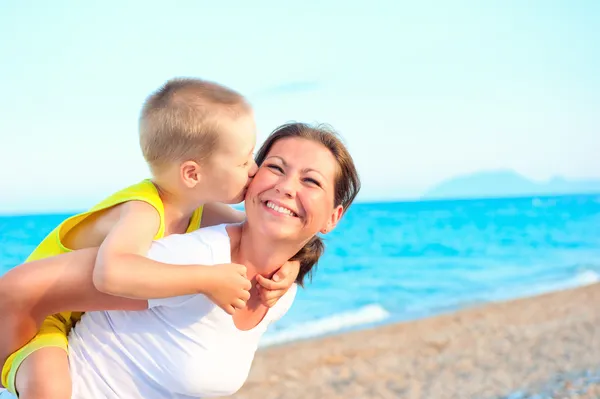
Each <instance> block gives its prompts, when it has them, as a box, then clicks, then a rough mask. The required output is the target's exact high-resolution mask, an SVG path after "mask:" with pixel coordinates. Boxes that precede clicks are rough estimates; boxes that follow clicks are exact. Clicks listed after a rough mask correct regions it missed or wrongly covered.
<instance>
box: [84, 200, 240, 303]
mask: <svg viewBox="0 0 600 399" xmlns="http://www.w3.org/2000/svg"><path fill="white" fill-rule="evenodd" d="M159 227H160V217H159V215H158V212H157V211H156V209H154V207H152V206H151V205H149V204H147V203H145V202H141V201H131V202H128V203H126V204H123V206H122V209H121V214H120V217H119V220H118V221H117V223H116V224H115V225H114V226H113V228H112V229H111V231H110V232H109V233H108V235H107V236H106V238H105V239H104V242H103V243H102V245H101V246H100V249H99V251H98V257H97V259H96V262H95V267H94V272H93V282H94V286H95V287H96V288H97V289H98V290H99V291H102V292H104V293H107V294H111V295H116V296H121V297H126V298H133V299H149V298H152V299H159V298H168V297H176V296H182V295H189V294H198V293H202V294H206V293H207V292H209V293H214V292H215V290H220V291H224V294H225V295H226V296H227V298H226V300H229V299H230V297H231V295H232V293H231V291H228V290H229V289H231V290H233V289H234V285H235V284H237V285H236V286H235V287H237V286H239V285H243V284H242V282H240V281H239V279H237V278H236V277H239V273H238V269H240V268H243V269H244V270H245V267H244V266H242V265H235V264H232V265H225V266H229V267H223V268H218V269H215V268H214V266H211V267H198V266H202V265H189V264H188V265H182V264H169V263H163V262H158V261H155V260H152V259H149V258H147V257H146V254H147V252H148V249H149V248H150V245H151V244H152V242H153V240H154V236H155V235H156V232H157V231H158V228H159ZM163 245H164V244H163ZM211 269H214V270H211ZM224 300H225V299H224ZM217 304H218V305H222V304H221V303H217Z"/></svg>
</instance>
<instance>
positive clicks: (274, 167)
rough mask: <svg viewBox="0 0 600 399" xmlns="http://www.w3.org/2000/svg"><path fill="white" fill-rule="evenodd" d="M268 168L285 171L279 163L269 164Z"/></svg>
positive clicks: (280, 171)
mask: <svg viewBox="0 0 600 399" xmlns="http://www.w3.org/2000/svg"><path fill="white" fill-rule="evenodd" d="M267 168H269V169H273V170H276V171H278V172H279V173H283V169H282V168H281V166H278V165H274V164H269V165H267Z"/></svg>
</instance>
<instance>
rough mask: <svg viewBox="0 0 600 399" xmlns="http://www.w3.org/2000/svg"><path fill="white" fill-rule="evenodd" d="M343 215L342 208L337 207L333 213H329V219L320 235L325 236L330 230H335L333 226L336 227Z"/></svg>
mask: <svg viewBox="0 0 600 399" xmlns="http://www.w3.org/2000/svg"><path fill="white" fill-rule="evenodd" d="M343 213H344V207H343V206H341V205H338V206H337V207H335V209H334V210H333V212H331V217H330V218H329V220H328V221H327V225H326V226H325V227H323V228H322V229H321V234H327V233H329V232H330V231H331V230H333V229H335V226H337V224H338V222H339V221H340V219H341V218H342V214H343Z"/></svg>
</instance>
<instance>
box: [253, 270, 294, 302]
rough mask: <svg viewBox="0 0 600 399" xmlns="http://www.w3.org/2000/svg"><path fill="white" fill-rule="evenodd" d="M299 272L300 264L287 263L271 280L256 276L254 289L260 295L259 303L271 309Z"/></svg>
mask: <svg viewBox="0 0 600 399" xmlns="http://www.w3.org/2000/svg"><path fill="white" fill-rule="evenodd" d="M299 272H300V262H298V261H296V260H292V261H287V262H286V263H285V264H284V265H283V266H281V267H280V268H279V270H277V272H276V273H275V274H274V275H273V277H272V278H271V279H268V278H266V277H263V276H261V275H260V274H259V275H257V276H256V281H257V282H258V284H257V285H256V288H257V289H258V292H259V294H260V301H261V303H262V304H263V305H265V306H266V307H269V308H271V307H273V306H274V305H275V304H276V303H277V301H279V299H280V298H281V297H282V296H283V295H284V294H285V293H286V292H287V291H288V290H289V289H290V287H291V286H292V284H294V282H295V281H296V277H298V273H299Z"/></svg>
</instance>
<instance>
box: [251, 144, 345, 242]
mask: <svg viewBox="0 0 600 399" xmlns="http://www.w3.org/2000/svg"><path fill="white" fill-rule="evenodd" d="M338 173H339V172H338V164H337V162H336V160H335V158H334V156H333V154H332V153H331V151H329V149H327V148H326V147H325V146H323V145H322V144H320V143H318V142H315V141H312V140H307V139H303V138H298V137H288V138H282V139H280V140H278V141H277V142H275V143H274V144H273V146H272V147H271V149H270V151H269V152H268V154H267V156H266V158H265V160H264V162H263V163H262V165H261V167H260V168H259V170H258V172H257V173H256V175H255V176H254V178H253V179H252V182H251V184H250V186H249V187H248V192H247V194H246V202H245V207H246V215H247V219H248V222H249V223H250V224H251V225H252V226H253V229H256V230H257V231H259V232H260V234H262V235H264V236H265V237H268V238H269V239H278V240H282V239H283V240H288V241H294V242H298V243H303V242H306V241H307V240H309V239H310V238H311V237H313V236H314V235H315V234H316V233H317V232H319V231H321V232H322V233H325V232H328V231H330V230H331V229H332V228H333V227H335V225H336V224H337V222H338V220H339V218H340V217H341V215H342V211H343V209H342V206H341V205H338V206H334V194H335V188H336V187H335V184H336V176H337V174H338Z"/></svg>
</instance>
